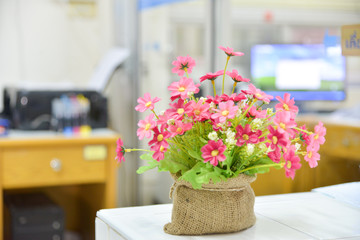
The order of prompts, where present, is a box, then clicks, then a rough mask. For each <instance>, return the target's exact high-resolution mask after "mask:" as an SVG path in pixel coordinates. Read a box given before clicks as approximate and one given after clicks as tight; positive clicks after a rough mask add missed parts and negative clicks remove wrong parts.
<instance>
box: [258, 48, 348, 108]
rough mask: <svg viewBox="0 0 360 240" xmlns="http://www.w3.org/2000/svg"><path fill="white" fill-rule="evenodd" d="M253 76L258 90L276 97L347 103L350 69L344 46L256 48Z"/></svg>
mask: <svg viewBox="0 0 360 240" xmlns="http://www.w3.org/2000/svg"><path fill="white" fill-rule="evenodd" d="M251 76H252V81H253V82H254V84H255V85H256V86H257V87H258V88H260V89H261V90H263V91H265V92H266V93H268V94H270V95H273V96H281V97H283V95H284V93H285V92H288V93H290V94H291V96H292V97H294V98H295V100H297V101H310V100H332V101H341V100H344V99H345V79H346V67H345V58H344V57H343V56H342V55H341V47H340V46H333V47H325V46H324V45H322V44H316V45H304V44H273V45H265V44H264V45H255V46H253V47H252V49H251Z"/></svg>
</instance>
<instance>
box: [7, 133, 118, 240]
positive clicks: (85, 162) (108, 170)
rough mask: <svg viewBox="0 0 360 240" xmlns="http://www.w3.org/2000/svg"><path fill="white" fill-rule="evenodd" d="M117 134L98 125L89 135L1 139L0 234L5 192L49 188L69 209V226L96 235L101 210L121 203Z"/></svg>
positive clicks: (20, 135)
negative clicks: (117, 191)
mask: <svg viewBox="0 0 360 240" xmlns="http://www.w3.org/2000/svg"><path fill="white" fill-rule="evenodd" d="M117 138H118V136H117V135H116V134H114V133H113V132H111V131H109V130H94V131H93V133H92V134H91V136H89V137H65V136H63V135H60V134H56V133H50V132H41V131H39V132H25V133H18V132H12V133H10V135H9V137H4V138H1V139H0V216H1V217H0V239H3V235H4V229H3V226H4V225H6V224H5V223H4V219H3V215H4V213H3V210H4V203H3V196H4V193H9V194H12V193H26V192H35V191H36V192H39V191H40V192H44V193H45V194H47V195H49V196H50V198H51V199H52V200H53V201H54V202H56V203H57V204H58V205H60V206H61V207H62V208H63V209H64V210H65V215H66V220H65V222H66V227H65V229H66V230H70V231H74V232H77V233H79V234H81V236H82V237H83V239H94V227H93V225H94V224H93V219H94V217H95V214H96V211H98V210H99V209H102V208H113V207H115V205H116V197H115V196H116V166H117V163H116V161H115V160H114V157H115V154H116V153H115V149H116V140H117Z"/></svg>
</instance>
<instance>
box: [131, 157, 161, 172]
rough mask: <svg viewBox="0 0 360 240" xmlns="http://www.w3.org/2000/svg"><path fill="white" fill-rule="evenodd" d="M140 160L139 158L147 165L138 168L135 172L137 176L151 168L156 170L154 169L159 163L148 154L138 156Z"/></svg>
mask: <svg viewBox="0 0 360 240" xmlns="http://www.w3.org/2000/svg"><path fill="white" fill-rule="evenodd" d="M140 158H141V159H142V160H145V161H146V162H147V163H148V165H147V166H142V167H140V168H139V169H138V170H137V171H136V173H137V174H142V173H144V172H146V171H148V170H150V169H153V168H156V167H158V166H159V162H158V161H156V160H155V159H154V158H153V157H152V156H151V154H150V153H145V154H142V155H141V156H140Z"/></svg>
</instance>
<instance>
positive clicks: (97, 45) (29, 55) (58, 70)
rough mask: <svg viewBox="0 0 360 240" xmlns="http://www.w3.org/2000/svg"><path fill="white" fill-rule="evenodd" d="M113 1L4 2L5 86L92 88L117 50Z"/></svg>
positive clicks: (0, 52) (0, 59)
mask: <svg viewBox="0 0 360 240" xmlns="http://www.w3.org/2000/svg"><path fill="white" fill-rule="evenodd" d="M112 2H113V0H101V1H97V2H93V3H88V4H85V5H83V6H82V7H85V8H87V9H89V10H94V11H95V13H94V14H90V15H92V16H83V15H82V14H81V13H79V12H77V11H76V9H77V7H79V6H77V5H76V4H71V3H69V2H68V1H66V0H46V1H44V0H0V84H1V86H0V87H2V86H4V85H6V84H8V83H21V84H23V83H28V82H41V83H45V82H71V83H73V84H74V85H77V86H84V85H86V84H87V81H88V80H89V78H90V76H91V74H92V72H93V70H94V67H95V66H96V64H97V63H98V61H99V59H100V58H101V57H102V56H103V55H104V54H105V53H106V51H107V50H108V49H109V48H110V47H111V46H112V45H114V30H113V28H114V27H113V25H114V21H113V9H112Z"/></svg>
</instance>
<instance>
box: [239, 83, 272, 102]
mask: <svg viewBox="0 0 360 240" xmlns="http://www.w3.org/2000/svg"><path fill="white" fill-rule="evenodd" d="M243 92H245V93H246V94H249V95H253V96H254V98H256V99H258V100H261V101H264V102H266V103H269V102H270V101H271V99H273V98H274V97H273V96H271V95H267V94H266V93H264V92H263V91H261V90H260V89H258V88H256V87H255V86H254V85H253V84H251V83H250V84H249V89H248V90H243Z"/></svg>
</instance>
